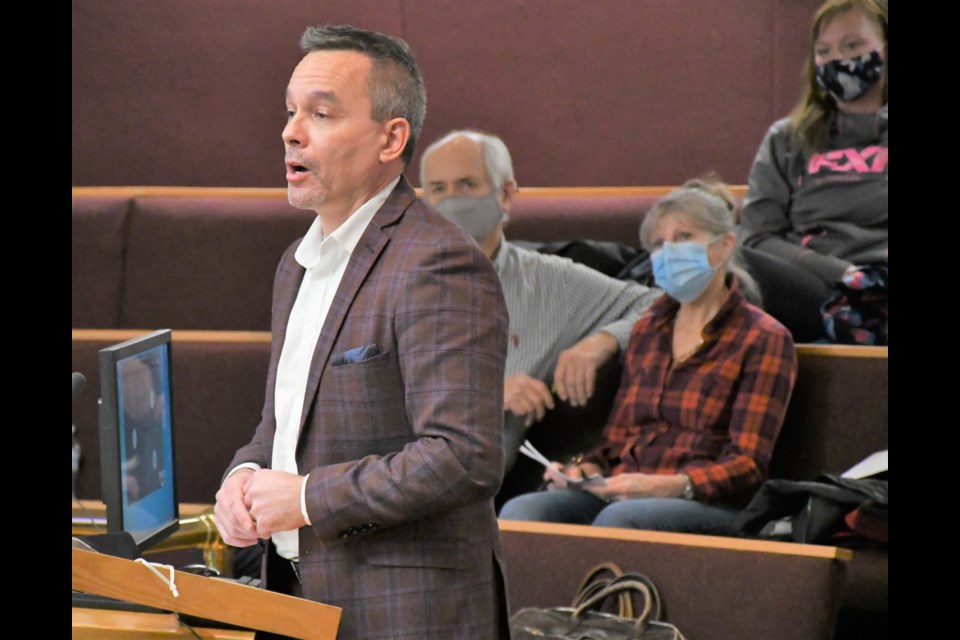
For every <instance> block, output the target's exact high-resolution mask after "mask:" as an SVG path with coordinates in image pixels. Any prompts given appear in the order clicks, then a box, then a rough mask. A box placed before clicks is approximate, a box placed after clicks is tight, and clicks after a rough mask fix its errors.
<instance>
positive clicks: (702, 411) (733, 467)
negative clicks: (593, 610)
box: [500, 187, 797, 534]
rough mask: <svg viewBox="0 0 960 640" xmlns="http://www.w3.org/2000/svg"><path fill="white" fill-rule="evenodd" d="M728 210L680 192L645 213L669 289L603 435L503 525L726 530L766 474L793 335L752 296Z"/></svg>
mask: <svg viewBox="0 0 960 640" xmlns="http://www.w3.org/2000/svg"><path fill="white" fill-rule="evenodd" d="M733 230H734V221H733V217H732V215H731V211H730V209H729V207H728V206H727V205H726V203H724V202H723V201H722V200H721V199H720V198H718V197H717V196H716V195H714V194H713V193H708V192H707V191H706V190H703V189H701V188H695V187H686V188H681V189H678V190H676V191H673V192H672V193H670V194H669V195H667V196H666V197H664V198H663V199H661V200H660V201H659V202H658V203H657V204H656V205H655V206H654V207H653V208H652V209H651V210H650V212H649V213H648V214H647V215H646V217H645V218H644V221H643V224H642V225H641V227H640V240H641V242H642V243H643V245H644V247H646V248H647V250H649V251H650V252H651V260H652V262H653V269H654V277H655V278H656V282H657V285H658V286H659V287H661V288H662V289H663V290H664V291H665V292H666V295H663V296H662V297H661V298H660V299H658V300H657V301H656V302H654V303H653V304H652V305H651V306H650V308H649V309H648V311H647V312H646V314H645V315H644V316H643V317H641V318H640V320H639V321H637V323H636V324H635V325H634V327H633V331H632V334H631V337H630V344H629V346H628V348H627V351H626V355H625V361H624V369H623V378H622V380H621V382H620V389H619V391H618V393H617V398H616V401H615V403H614V407H613V410H612V412H611V414H610V418H609V420H608V423H607V426H606V429H605V431H604V442H603V444H601V445H600V446H598V447H597V448H595V449H594V450H593V451H591V452H589V453H587V454H586V455H584V456H581V457H578V458H577V459H576V460H574V461H573V462H571V463H567V464H566V465H561V464H559V463H554V465H555V467H556V469H557V470H559V471H561V472H563V473H564V474H565V475H566V476H567V477H572V478H579V479H584V478H586V479H588V481H586V482H583V483H579V484H571V483H568V482H567V481H566V480H565V478H564V477H563V476H562V475H560V474H559V473H556V472H555V471H554V470H553V469H549V470H548V471H547V473H546V474H545V475H544V479H545V480H548V481H549V484H548V485H547V489H548V490H547V491H540V492H536V493H528V494H524V495H521V496H517V497H516V498H513V499H512V500H510V501H509V502H507V503H506V504H505V505H504V506H503V509H502V510H501V512H500V518H502V519H504V520H537V521H546V522H569V523H578V524H591V523H592V524H595V525H598V526H605V527H626V528H633V529H656V530H661V531H680V532H690V533H712V534H725V533H731V530H730V525H731V523H732V522H733V519H734V517H735V515H736V513H737V510H738V509H739V508H742V507H743V506H745V505H746V504H747V503H748V502H749V501H750V499H751V497H752V496H753V494H754V493H755V492H756V490H757V489H758V488H759V487H760V485H761V484H762V483H763V481H764V480H765V479H766V477H767V468H768V465H769V462H770V455H771V453H772V451H773V445H774V442H775V441H776V439H777V435H778V434H779V432H780V427H781V425H782V424H783V417H784V414H785V412H786V409H787V404H788V402H789V400H790V395H791V393H792V391H793V385H794V382H795V380H796V375H797V359H796V354H795V352H794V346H793V340H792V338H791V337H790V333H789V332H788V331H787V329H786V328H784V326H783V325H781V324H780V323H779V322H778V321H777V320H775V319H774V318H773V317H772V316H770V315H768V314H767V313H766V312H764V311H762V310H761V309H759V308H758V307H756V306H754V305H752V304H750V303H749V302H747V300H746V298H745V297H744V290H752V291H753V292H755V289H756V284H755V283H754V281H753V279H752V278H751V277H750V276H749V275H748V274H747V273H746V271H745V270H744V269H743V267H742V266H741V263H740V261H739V256H738V253H737V243H736V240H735V237H734V231H733Z"/></svg>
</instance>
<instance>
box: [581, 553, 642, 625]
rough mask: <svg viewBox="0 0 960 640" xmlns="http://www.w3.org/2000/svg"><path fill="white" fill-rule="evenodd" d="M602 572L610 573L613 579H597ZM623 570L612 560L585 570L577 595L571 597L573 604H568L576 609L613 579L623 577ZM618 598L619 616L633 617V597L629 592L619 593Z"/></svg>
mask: <svg viewBox="0 0 960 640" xmlns="http://www.w3.org/2000/svg"><path fill="white" fill-rule="evenodd" d="M604 573H610V574H612V575H613V579H612V580H611V579H610V578H603V579H599V577H600V576H601V575H603V574H604ZM623 575H624V574H623V570H622V569H621V568H620V567H618V566H617V565H616V564H614V563H613V562H603V563H600V564H598V565H596V566H595V567H593V568H592V569H590V571H588V572H587V575H586V577H584V579H583V581H582V582H581V583H580V586H579V587H578V588H577V595H576V596H575V597H574V599H573V604H572V605H570V606H571V607H572V608H573V609H577V608H579V607H580V605H582V604H583V602H584V601H586V600H587V599H589V598H590V597H592V596H593V595H594V594H596V593H597V592H598V591H600V590H601V589H604V588H605V587H607V586H609V585H610V584H612V583H613V582H614V581H616V580H618V579H619V578H621V577H623ZM618 599H619V601H620V602H619V609H620V611H619V615H620V617H621V618H633V617H634V616H633V599H632V598H631V597H630V594H629V593H626V592H624V593H621V594H620V595H619V596H618Z"/></svg>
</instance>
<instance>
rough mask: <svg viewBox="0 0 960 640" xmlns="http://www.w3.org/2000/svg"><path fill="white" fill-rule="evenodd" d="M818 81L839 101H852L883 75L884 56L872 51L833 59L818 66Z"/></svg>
mask: <svg viewBox="0 0 960 640" xmlns="http://www.w3.org/2000/svg"><path fill="white" fill-rule="evenodd" d="M816 72H817V82H818V83H819V84H820V86H821V87H823V88H824V89H826V90H827V91H828V92H830V95H832V96H833V99H834V100H836V101H837V102H852V101H853V100H856V99H857V98H859V97H861V96H863V94H865V93H866V92H867V91H869V90H870V89H871V88H872V87H873V86H874V85H876V84H877V83H878V82H880V78H882V77H883V58H881V57H880V52H879V51H871V52H870V53H865V54H863V55H862V56H857V57H856V58H847V59H845V60H831V61H830V62H827V63H826V64H818V65H817V66H816Z"/></svg>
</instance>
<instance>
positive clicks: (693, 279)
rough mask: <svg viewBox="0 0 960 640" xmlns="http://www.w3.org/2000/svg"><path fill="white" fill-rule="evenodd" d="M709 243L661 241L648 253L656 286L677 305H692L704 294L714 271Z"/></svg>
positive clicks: (717, 238) (714, 240) (711, 241)
mask: <svg viewBox="0 0 960 640" xmlns="http://www.w3.org/2000/svg"><path fill="white" fill-rule="evenodd" d="M721 237H722V236H717V237H716V238H714V239H713V240H710V242H707V243H703V242H664V243H663V245H661V247H660V248H659V249H657V250H656V251H654V252H653V253H651V254H650V262H651V263H652V265H653V279H654V280H655V281H656V283H657V286H658V287H660V288H661V289H663V290H664V291H665V292H666V293H667V295H668V296H670V297H671V298H673V299H674V300H676V301H678V302H693V301H694V300H696V299H697V298H699V297H700V295H701V294H702V293H703V292H704V291H706V289H707V285H709V284H710V281H711V280H713V275H714V274H715V273H716V272H717V268H716V267H711V266H710V260H709V259H708V258H707V246H708V245H710V244H712V243H713V242H716V241H717V240H719V239H720V238H721Z"/></svg>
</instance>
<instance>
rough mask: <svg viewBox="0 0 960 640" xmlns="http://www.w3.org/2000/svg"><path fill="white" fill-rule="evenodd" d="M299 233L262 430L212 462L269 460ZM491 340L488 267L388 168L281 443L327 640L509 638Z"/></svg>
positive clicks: (498, 313) (499, 335)
mask: <svg viewBox="0 0 960 640" xmlns="http://www.w3.org/2000/svg"><path fill="white" fill-rule="evenodd" d="M299 242H300V241H299V240H298V241H297V242H294V243H293V245H291V246H290V248H289V249H287V251H286V253H285V254H284V256H283V258H282V259H281V262H280V266H279V268H278V270H277V273H276V278H275V282H274V294H273V321H272V332H273V344H272V347H271V356H270V367H269V371H268V374H267V385H266V401H265V403H264V408H263V415H262V418H261V422H260V424H259V426H258V427H257V429H256V433H255V434H254V437H253V440H252V441H251V442H250V443H249V444H248V445H246V446H245V447H243V448H241V449H240V450H239V451H238V452H237V454H236V456H235V458H234V460H233V462H232V463H231V465H230V467H228V468H233V467H234V466H236V465H237V464H239V463H241V462H256V463H258V464H260V465H261V466H263V467H265V468H266V467H268V466H269V463H270V460H271V455H272V448H273V438H274V433H275V431H276V423H275V418H274V406H273V400H274V387H275V382H276V371H277V364H278V362H279V359H280V350H281V347H282V345H283V340H284V335H285V331H286V325H287V319H288V317H289V315H290V311H291V308H292V307H293V303H294V300H295V298H296V295H297V292H298V289H299V287H300V282H301V280H302V278H303V275H304V270H303V268H302V267H300V265H299V264H298V263H297V262H296V260H295V259H294V257H293V256H294V251H295V250H296V247H297V246H298V245H299ZM506 350H507V311H506V306H505V304H504V301H503V293H502V291H501V289H500V282H499V279H498V278H497V275H496V273H495V271H494V269H493V266H492V264H491V262H490V261H489V260H488V259H487V258H486V256H485V255H484V254H483V253H482V252H481V251H480V249H479V247H478V246H477V245H476V244H475V243H474V242H473V240H472V239H470V238H469V236H467V235H466V234H465V233H464V232H463V231H462V230H461V229H460V228H459V227H457V226H456V225H454V224H452V223H450V222H449V221H447V220H445V219H444V218H443V217H442V216H441V215H439V214H438V213H436V212H435V211H433V210H432V209H431V208H429V207H428V206H427V205H425V204H424V203H423V202H421V201H420V200H418V199H417V198H416V197H415V194H414V192H413V189H412V188H411V187H410V185H409V183H407V181H406V180H405V179H403V178H401V180H400V183H399V184H398V185H397V187H396V189H395V190H394V191H393V193H392V194H391V195H390V197H389V198H388V199H387V201H386V202H385V203H384V205H383V206H382V207H381V208H380V210H379V211H378V212H377V213H376V214H375V215H374V217H373V220H372V221H371V222H370V224H369V225H368V227H367V229H366V230H365V231H364V233H363V236H362V237H361V239H360V242H359V243H358V244H357V247H356V249H355V250H354V252H353V254H352V255H351V257H350V261H349V263H348V265H347V269H346V272H345V273H344V276H343V280H342V281H341V283H340V287H339V289H338V291H337V293H336V295H335V297H334V300H333V303H332V305H331V308H330V311H329V313H328V315H327V318H326V321H325V323H324V326H323V329H322V331H321V333H320V338H319V340H318V342H317V346H316V351H315V352H314V356H313V362H312V365H311V370H310V376H309V380H308V384H307V390H306V396H305V401H304V411H303V416H302V417H301V426H300V429H301V430H300V437H299V441H298V445H297V464H298V468H299V469H300V473H302V474H304V473H309V474H310V479H309V481H308V486H307V496H306V499H307V511H308V514H309V515H310V520H311V522H312V523H313V525H312V526H311V527H304V528H302V529H301V530H300V572H301V575H302V577H303V586H304V597H306V598H309V599H311V600H316V601H319V602H324V603H326V604H331V605H334V606H338V607H341V608H342V609H343V617H342V620H341V624H340V632H339V633H338V635H337V638H338V640H349V639H352V638H356V639H363V640H373V639H375V638H404V639H405V640H412V639H414V638H417V639H419V638H423V639H426V638H438V639H440V638H442V639H444V640H450V639H455V638H469V639H471V640H479V639H482V638H489V639H491V640H492V639H494V638H501V637H508V635H507V634H508V631H507V629H505V628H504V626H505V625H504V622H503V621H504V620H505V619H506V605H505V589H504V585H503V579H502V571H501V554H500V540H499V533H498V528H497V521H496V515H495V513H494V510H493V502H492V497H493V496H494V495H495V494H496V492H497V490H498V489H499V486H500V482H501V480H502V476H503V442H502V438H503V433H502V432H503V374H504V362H505V359H506ZM268 586H269V585H268Z"/></svg>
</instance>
